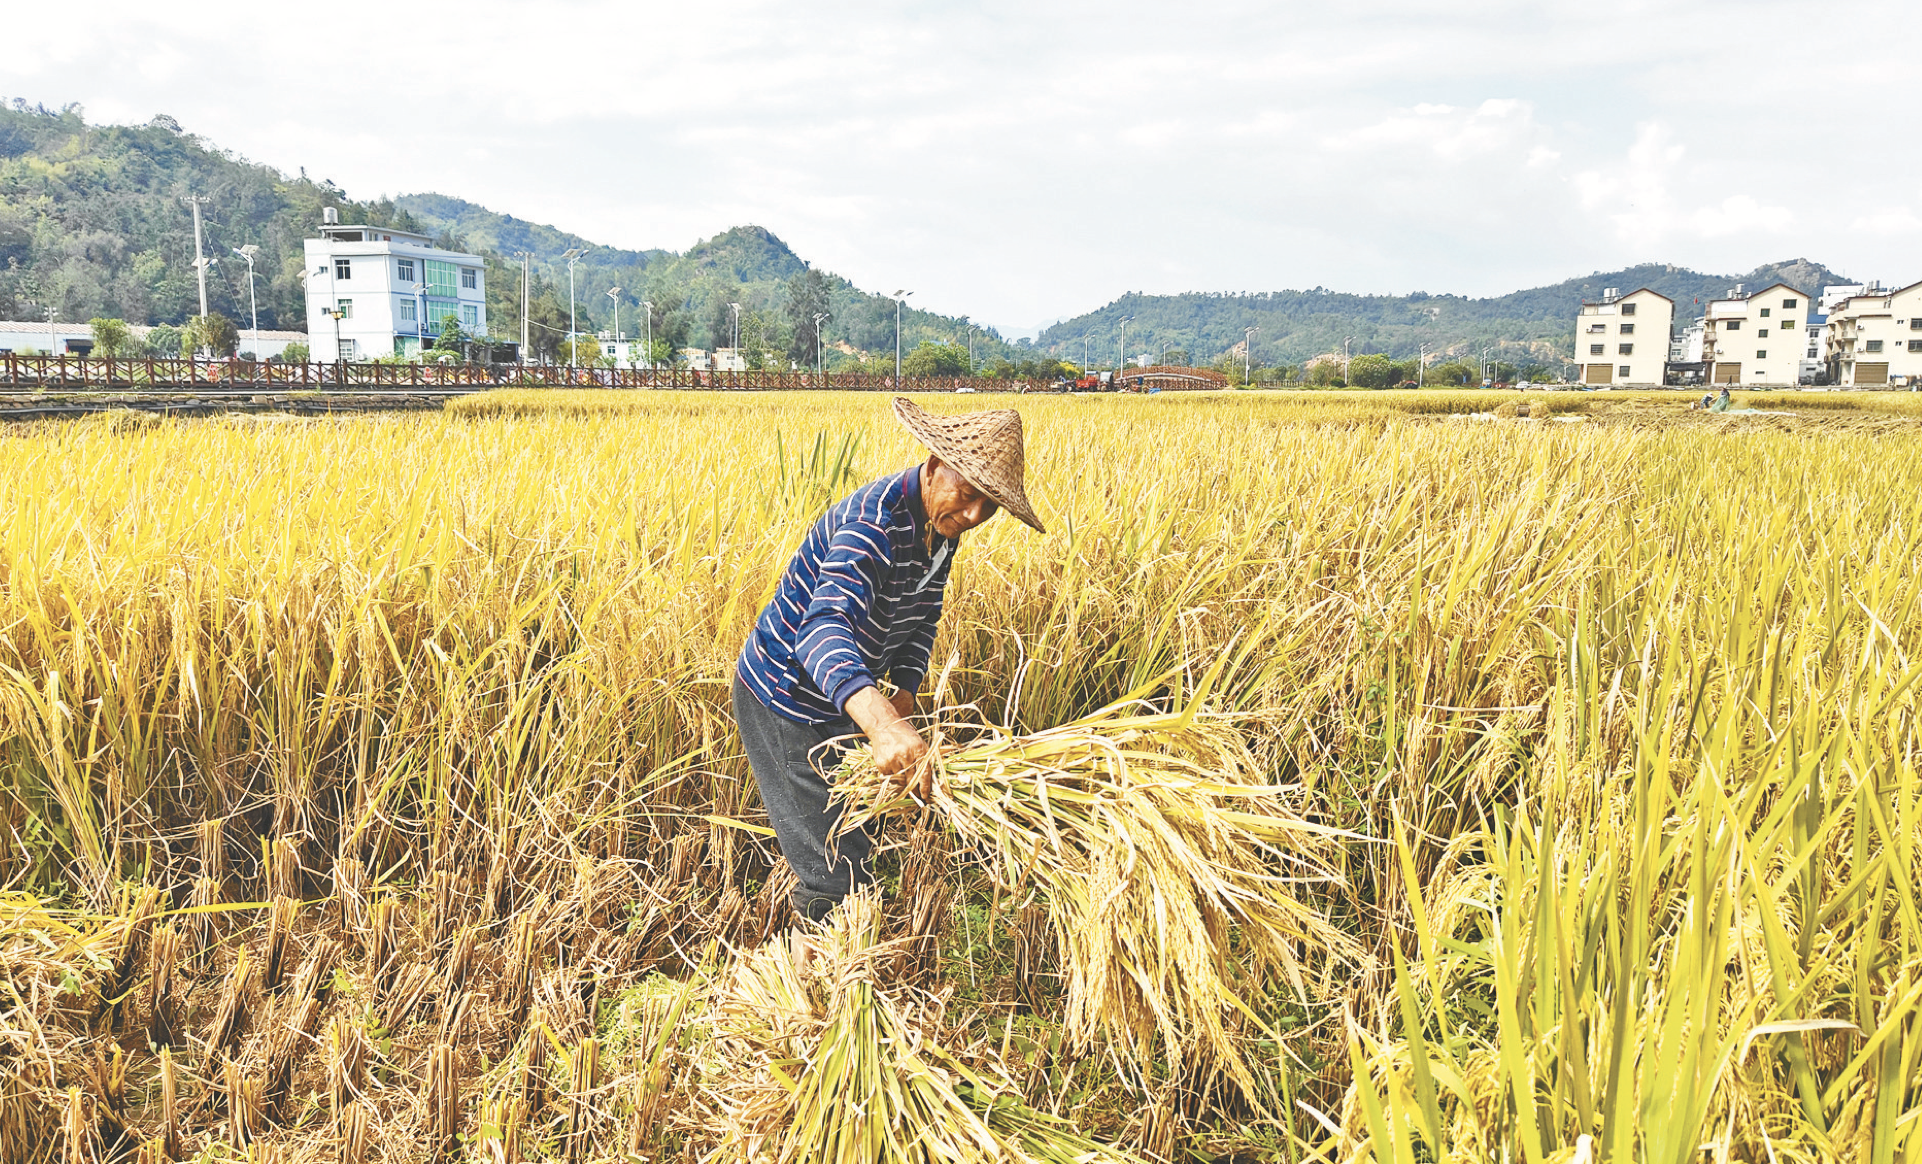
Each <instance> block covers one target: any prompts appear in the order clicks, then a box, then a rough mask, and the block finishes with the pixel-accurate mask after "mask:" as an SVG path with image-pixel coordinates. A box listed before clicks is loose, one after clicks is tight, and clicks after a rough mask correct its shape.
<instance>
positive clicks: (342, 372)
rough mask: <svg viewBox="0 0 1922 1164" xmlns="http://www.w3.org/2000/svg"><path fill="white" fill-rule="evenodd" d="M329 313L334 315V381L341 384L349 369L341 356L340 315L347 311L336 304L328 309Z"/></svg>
mask: <svg viewBox="0 0 1922 1164" xmlns="http://www.w3.org/2000/svg"><path fill="white" fill-rule="evenodd" d="M327 314H328V315H331V316H333V317H334V383H335V384H340V383H343V382H345V380H346V378H347V375H346V374H347V369H346V367H345V366H344V365H343V363H342V362H341V358H340V317H341V316H343V315H345V314H347V313H346V312H344V311H342V310H341V309H340V308H339V306H334V307H330V308H328V309H327Z"/></svg>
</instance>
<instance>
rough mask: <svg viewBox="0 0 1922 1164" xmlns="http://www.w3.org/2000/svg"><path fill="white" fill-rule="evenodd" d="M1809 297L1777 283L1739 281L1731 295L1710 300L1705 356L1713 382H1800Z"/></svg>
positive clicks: (1810, 307) (1780, 384)
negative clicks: (1758, 286) (1752, 285)
mask: <svg viewBox="0 0 1922 1164" xmlns="http://www.w3.org/2000/svg"><path fill="white" fill-rule="evenodd" d="M1812 314H1815V307H1814V304H1812V303H1810V302H1809V297H1808V296H1807V295H1804V294H1803V293H1802V292H1800V291H1798V290H1796V289H1795V288H1793V287H1791V286H1789V285H1788V284H1787V283H1776V284H1773V285H1771V286H1769V287H1766V288H1764V289H1763V290H1761V291H1757V292H1754V293H1752V294H1751V293H1748V292H1746V291H1745V290H1744V289H1743V288H1741V287H1739V286H1738V287H1736V288H1735V289H1734V290H1732V291H1730V292H1729V294H1728V297H1727V298H1724V299H1711V300H1709V304H1708V310H1707V311H1706V312H1705V313H1704V314H1703V316H1702V324H1703V327H1704V329H1705V330H1704V331H1703V333H1702V361H1703V363H1704V364H1706V365H1707V368H1706V370H1707V372H1708V375H1707V377H1706V378H1707V380H1708V382H1709V383H1711V384H1747V385H1751V386H1758V385H1759V386H1768V387H1793V386H1795V385H1796V384H1799V383H1801V380H1802V361H1803V359H1804V356H1803V352H1804V350H1805V349H1806V348H1807V346H1808V343H1807V340H1808V333H1807V330H1806V329H1807V327H1808V323H1807V320H1808V317H1809V316H1810V315H1812Z"/></svg>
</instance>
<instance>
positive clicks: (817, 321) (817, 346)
mask: <svg viewBox="0 0 1922 1164" xmlns="http://www.w3.org/2000/svg"><path fill="white" fill-rule="evenodd" d="M826 318H827V313H826V312H825V311H824V312H821V313H820V314H818V315H816V316H815V317H814V378H815V379H816V380H819V379H820V378H821V376H822V366H823V365H822V357H821V321H822V320H824V319H826Z"/></svg>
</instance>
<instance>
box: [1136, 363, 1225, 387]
mask: <svg viewBox="0 0 1922 1164" xmlns="http://www.w3.org/2000/svg"><path fill="white" fill-rule="evenodd" d="M1116 378H1117V379H1118V380H1120V382H1121V387H1122V389H1123V390H1125V391H1131V392H1132V391H1136V390H1139V391H1142V392H1146V391H1148V390H1149V389H1151V388H1158V389H1160V390H1161V391H1163V392H1206V391H1213V390H1218V389H1222V388H1227V387H1229V386H1230V385H1229V383H1228V377H1226V376H1224V375H1222V374H1221V373H1220V372H1217V371H1215V370H1214V369H1213V368H1189V367H1184V366H1182V365H1180V364H1156V365H1154V366H1153V367H1149V368H1133V369H1129V370H1127V371H1123V372H1119V373H1117V374H1116Z"/></svg>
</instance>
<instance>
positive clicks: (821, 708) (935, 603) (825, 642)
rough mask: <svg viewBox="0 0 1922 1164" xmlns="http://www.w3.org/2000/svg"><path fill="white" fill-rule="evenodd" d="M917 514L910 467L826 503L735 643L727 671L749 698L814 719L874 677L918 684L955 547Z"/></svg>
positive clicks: (917, 479)
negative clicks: (737, 653) (735, 656)
mask: <svg viewBox="0 0 1922 1164" xmlns="http://www.w3.org/2000/svg"><path fill="white" fill-rule="evenodd" d="M925 520H926V519H925V518H924V517H923V516H922V513H921V476H920V466H918V465H917V466H915V467H914V468H911V469H908V470H906V471H904V472H902V473H899V474H893V475H890V476H887V477H883V478H881V479H880V480H878V481H873V482H870V483H868V484H867V485H864V486H862V487H861V488H859V489H857V490H855V491H854V492H853V493H850V494H849V495H848V496H846V497H844V498H842V499H841V500H840V501H837V502H835V503H834V504H833V505H831V506H829V507H828V511H827V512H826V513H825V514H822V515H821V519H820V520H819V521H817V522H815V523H814V528H813V529H811V530H809V531H808V536H807V538H806V539H805V540H803V541H802V543H801V546H800V548H799V549H797V550H795V552H794V558H793V560H792V561H790V562H789V563H788V567H787V571H786V573H784V574H783V575H782V576H781V581H780V584H779V585H778V586H776V587H775V591H774V598H773V600H772V601H770V602H769V603H768V604H767V607H766V609H764V610H762V611H761V617H760V618H759V619H757V620H756V621H755V624H754V632H753V633H752V634H750V635H749V636H748V640H747V643H746V645H744V646H743V647H742V648H741V659H740V663H739V665H738V666H737V667H736V668H735V674H736V675H738V676H739V677H740V679H741V682H742V683H744V684H745V685H746V686H747V687H748V689H749V690H751V691H753V692H754V695H755V697H756V698H758V699H759V700H760V701H761V702H762V703H763V704H765V705H767V707H768V708H770V709H771V710H773V711H775V712H776V713H778V714H780V715H783V716H786V717H787V718H789V719H791V720H794V721H795V722H797V723H817V724H818V723H828V722H830V721H832V720H836V719H841V718H845V716H846V705H847V701H848V697H849V696H851V695H853V694H854V693H855V692H857V691H859V690H860V689H861V688H862V687H865V686H867V685H868V684H870V683H873V682H874V681H875V679H876V677H877V676H883V675H885V676H887V677H888V678H890V679H892V680H894V682H895V683H897V684H899V685H900V686H902V687H919V686H920V684H921V681H922V679H923V678H925V677H926V675H927V670H928V656H929V654H930V652H931V651H932V650H933V647H934V636H935V631H936V629H937V627H938V625H939V623H940V619H941V608H942V605H943V603H942V595H943V591H944V590H946V588H947V584H948V573H949V569H950V567H951V566H952V565H953V562H954V551H955V549H956V546H957V545H958V543H957V542H956V541H954V540H952V539H949V538H943V537H938V536H933V535H931V534H930V533H929V532H928V531H927V530H926V529H925Z"/></svg>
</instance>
